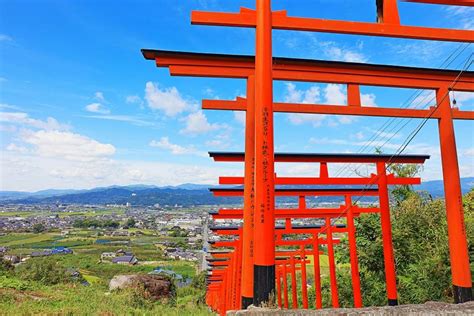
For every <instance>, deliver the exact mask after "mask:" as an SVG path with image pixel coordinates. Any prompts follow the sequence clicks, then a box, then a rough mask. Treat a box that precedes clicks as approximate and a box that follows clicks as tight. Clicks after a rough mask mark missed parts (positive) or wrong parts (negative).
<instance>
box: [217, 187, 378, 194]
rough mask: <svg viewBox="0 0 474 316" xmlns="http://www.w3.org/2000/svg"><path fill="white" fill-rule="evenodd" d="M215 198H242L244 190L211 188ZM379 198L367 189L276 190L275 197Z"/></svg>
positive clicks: (376, 191)
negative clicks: (347, 195)
mask: <svg viewBox="0 0 474 316" xmlns="http://www.w3.org/2000/svg"><path fill="white" fill-rule="evenodd" d="M209 190H210V191H211V192H212V193H213V194H214V196H242V195H243V193H244V192H243V189H239V188H224V189H220V188H211V189H209ZM346 194H350V195H352V196H377V195H378V190H377V189H367V188H356V189H352V188H340V189H275V196H344V195H346Z"/></svg>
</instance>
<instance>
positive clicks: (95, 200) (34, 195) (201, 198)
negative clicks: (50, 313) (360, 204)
mask: <svg viewBox="0 0 474 316" xmlns="http://www.w3.org/2000/svg"><path fill="white" fill-rule="evenodd" d="M461 186H462V191H463V193H467V192H469V191H470V190H471V189H472V188H474V178H462V179H461ZM208 188H209V185H204V184H192V183H186V184H182V185H178V186H166V187H158V186H153V185H130V186H110V187H102V188H94V189H90V190H42V191H38V192H20V191H0V203H1V204H54V203H56V204H126V203H130V204H131V205H154V204H160V205H176V204H178V205H183V206H190V205H217V204H234V203H240V202H241V199H240V198H221V197H219V198H216V197H214V196H213V195H212V194H211V193H210V192H209V190H208ZM415 189H416V190H417V191H426V192H428V193H429V194H430V195H431V196H432V197H443V195H444V188H443V181H441V180H436V181H427V182H424V183H423V184H421V185H420V186H416V187H415ZM335 200H338V199H337V198H336V199H335V198H331V197H327V198H318V200H317V201H320V202H332V201H335ZM288 201H293V200H292V199H288ZM280 202H287V201H286V199H285V200H283V201H280Z"/></svg>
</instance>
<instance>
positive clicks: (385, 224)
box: [211, 154, 427, 307]
mask: <svg viewBox="0 0 474 316" xmlns="http://www.w3.org/2000/svg"><path fill="white" fill-rule="evenodd" d="M215 157H217V156H216V155H215ZM221 157H226V156H225V155H224V154H222V155H221ZM236 157H238V156H237V155H235V156H234V157H233V158H234V159H235V158H236ZM314 158H315V157H313V159H314ZM345 158H346V159H347V158H348V157H345ZM368 158H371V157H365V158H364V159H368ZM426 158H427V156H411V157H410V156H406V157H403V156H401V157H399V158H398V159H399V161H403V159H405V161H410V162H411V163H421V162H424V161H425V159H426ZM225 159H226V160H225V161H229V159H230V158H229V157H226V158H225ZM377 159H378V161H377V171H378V176H377V179H376V180H377V182H378V183H377V184H378V186H379V188H378V189H351V188H349V189H276V190H274V195H275V196H298V197H299V202H300V203H299V204H300V208H302V209H303V211H302V212H301V213H300V212H298V211H295V210H285V211H284V213H287V214H288V213H289V212H294V213H295V215H296V216H295V217H321V215H319V216H318V210H317V209H311V210H308V209H306V205H305V200H304V197H305V196H344V197H345V203H346V205H347V207H346V209H344V210H342V211H341V212H340V213H339V214H338V215H339V216H342V215H346V216H347V222H348V225H349V227H350V228H351V232H350V233H349V238H348V239H349V243H350V244H351V247H350V248H351V249H352V250H351V262H352V264H353V265H354V266H356V265H358V263H357V253H356V250H355V249H356V240H355V238H356V237H355V226H354V212H353V211H354V209H353V208H352V207H351V206H352V196H357V195H360V196H374V195H378V196H379V205H380V214H381V216H380V218H381V226H382V239H383V250H384V267H385V277H386V288H387V297H388V300H389V304H392V305H394V304H396V303H397V301H398V298H397V296H398V295H397V281H396V269H395V259H394V256H393V242H392V232H391V223H390V206H389V199H388V185H387V176H386V168H385V163H386V161H387V160H388V159H389V156H388V155H387V156H385V157H378V158H377ZM288 160H290V161H291V159H290V158H288ZM211 191H212V192H213V193H214V195H215V196H242V195H244V190H243V189H239V188H238V189H236V188H226V189H211ZM244 213H245V212H244ZM284 213H283V214H284ZM277 214H278V215H277ZM280 214H281V213H279V212H277V211H276V210H274V217H279V215H280ZM306 214H308V215H310V214H312V215H313V216H305V215H306ZM243 215H244V214H243ZM243 218H244V222H245V216H243ZM245 237H246V236H245V234H244V235H243V238H244V240H245ZM243 256H244V257H243V261H242V262H243V263H245V262H247V263H248V264H249V265H250V264H251V262H252V259H251V258H250V259H249V260H248V261H246V259H247V257H251V254H250V252H249V251H248V250H247V249H246V247H243ZM249 262H250V263H249ZM243 269H244V270H248V268H247V269H246V267H245V264H244V267H243ZM353 275H354V274H353ZM246 278H249V279H251V278H250V277H249V276H248V275H247V276H246ZM353 278H354V277H353ZM357 279H358V277H357ZM243 282H244V283H243V284H248V283H249V281H248V280H243ZM353 282H357V281H354V280H353ZM249 292H250V289H248V288H245V289H243V293H249ZM247 295H248V294H247ZM334 305H335V306H338V303H335V304H334ZM354 305H355V306H356V307H360V306H361V300H360V301H359V300H357V302H356V303H355V304H354Z"/></svg>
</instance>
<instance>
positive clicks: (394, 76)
mask: <svg viewBox="0 0 474 316" xmlns="http://www.w3.org/2000/svg"><path fill="white" fill-rule="evenodd" d="M259 1H261V2H265V3H266V4H267V3H268V1H266V0H259ZM259 3H260V2H259ZM257 34H260V33H258V32H257ZM259 36H260V37H262V35H261V34H260V35H259ZM265 36H266V37H265V38H266V41H269V42H270V43H271V35H269V34H268V32H267V33H266V35H265ZM260 40H261V38H260ZM265 45H266V44H265ZM257 46H258V45H257ZM258 47H260V46H258ZM266 49H267V53H266V54H267V55H266V56H265V57H266V58H269V59H270V60H269V61H265V62H264V61H262V60H260V61H259V60H258V58H257V59H255V58H254V57H253V56H230V55H216V54H195V53H177V52H165V51H153V50H142V52H143V54H144V56H145V58H147V59H152V60H155V61H156V63H157V66H163V67H169V69H170V73H171V74H172V75H183V76H208V77H228V78H243V79H247V97H248V101H254V100H257V99H258V100H259V102H260V103H256V104H255V103H254V102H249V103H248V104H247V106H246V108H245V109H246V110H247V119H246V120H247V124H246V126H255V131H253V129H252V128H249V129H246V140H247V141H246V153H248V160H247V159H246V168H245V169H246V177H247V175H251V174H252V172H253V171H252V170H253V164H255V168H256V169H255V174H256V175H257V176H258V178H259V179H269V177H268V175H265V177H263V176H262V175H261V174H259V172H257V171H258V170H261V171H262V170H263V171H266V172H271V173H273V168H271V169H268V168H263V167H262V166H265V165H266V166H270V167H273V164H272V163H269V161H271V162H273V161H272V158H273V157H270V156H267V155H266V154H265V152H266V151H263V152H261V153H260V152H257V153H259V155H261V154H264V155H263V156H262V157H265V159H266V162H265V164H264V165H261V163H262V161H261V160H259V159H260V158H259V157H260V156H259V155H255V153H254V150H255V148H260V147H262V146H264V147H265V146H266V147H268V144H272V143H268V139H265V142H266V144H267V145H264V144H263V143H262V139H260V140H258V139H257V138H258V135H264V134H262V133H263V131H262V129H261V126H260V127H259V125H258V124H255V122H256V120H255V119H256V118H257V117H258V121H259V122H260V121H261V120H262V117H265V119H264V121H263V122H266V121H268V120H270V119H271V118H272V117H271V116H268V115H265V114H262V113H263V112H261V109H260V110H259V111H260V112H259V111H256V112H255V111H254V110H255V109H256V108H255V106H257V105H258V106H259V104H260V105H261V104H265V107H264V111H266V113H269V112H273V111H278V110H279V109H278V108H276V107H273V102H272V101H271V94H270V95H268V93H267V94H266V96H265V98H266V99H265V100H264V101H263V99H261V94H262V93H263V92H262V93H260V92H261V91H267V90H268V91H272V86H271V79H277V80H297V81H316V82H318V81H319V82H333V83H345V84H348V104H349V106H327V105H324V106H317V105H302V104H293V105H290V104H286V105H285V106H287V108H285V109H283V110H284V111H285V112H299V113H323V114H344V115H365V116H391V117H412V118H436V119H438V120H439V131H440V144H441V156H442V166H443V178H444V186H445V198H446V210H447V221H448V235H449V248H450V257H451V271H452V279H453V285H454V286H453V289H454V293H455V301H456V302H464V301H468V300H470V297H471V293H470V288H471V275H470V266H469V256H468V252H467V241H466V235H465V228H464V216H463V211H462V203H461V188H460V180H459V166H458V163H457V151H456V145H455V137H454V126H453V122H452V120H453V119H473V118H474V114H473V112H471V111H459V110H457V109H451V106H450V102H449V98H448V91H449V89H450V88H452V87H454V85H453V83H456V84H455V88H456V90H460V91H471V92H472V91H473V90H474V73H473V72H468V71H465V72H463V75H462V76H459V73H458V72H456V71H446V70H436V69H424V68H412V67H394V66H381V65H365V64H354V63H341V62H323V61H314V60H301V59H288V58H274V59H273V64H272V62H271V61H272V57H271V49H270V53H268V48H266ZM260 50H262V48H261V47H260ZM259 63H260V65H261V64H262V63H263V64H265V65H266V67H270V69H271V68H273V70H272V72H271V73H270V72H268V71H266V72H265V76H268V74H270V83H268V82H266V83H265V87H262V86H259V89H257V90H255V87H256V85H255V84H258V83H257V81H258V80H256V79H257V78H256V77H254V76H255V74H257V73H256V72H255V70H256V69H261V68H259V67H256V65H257V66H258V65H259ZM269 65H270V66H269ZM266 69H267V70H268V68H266ZM265 78H266V79H265V80H267V79H268V78H267V77H265ZM360 84H363V85H376V86H388V87H407V88H421V89H434V90H436V96H437V97H436V98H437V102H436V103H437V107H436V108H434V110H431V109H429V110H414V109H396V108H370V107H364V106H361V104H360V93H359V85H360ZM257 92H258V93H260V94H258V93H257ZM265 93H266V92H265ZM268 98H269V99H270V101H269V100H268ZM269 103H270V105H268V104H269ZM219 104H222V103H219ZM204 108H206V106H205V107H204ZM209 108H212V107H209ZM218 108H219V106H217V107H215V108H214V109H218ZM223 108H225V109H233V108H232V107H223ZM249 113H250V114H249ZM257 114H258V115H257ZM254 115H255V116H254ZM262 115H263V116H262ZM249 123H250V124H249ZM267 123H269V124H270V125H268V126H269V127H271V128H270V130H271V132H273V127H272V123H271V122H267ZM267 123H265V124H267ZM267 130H268V128H267ZM272 134H273V133H271V135H272ZM265 135H266V134H265ZM247 143H248V144H247ZM253 147H255V148H253ZM266 147H265V148H266ZM262 148H263V147H262ZM268 148H269V149H270V152H272V151H273V147H271V148H270V147H268ZM254 155H255V156H254ZM254 157H255V158H254ZM246 158H247V157H246ZM257 166H259V167H258V168H257ZM259 168H260V169H259ZM261 168H263V169H261ZM267 169H268V170H267ZM261 171H260V172H261ZM249 181H250V180H249ZM268 181H271V178H270V180H268ZM268 181H267V180H265V181H264V182H265V183H266V185H267V186H269V187H271V186H272V185H270V184H269V183H267V182H268ZM249 185H250V184H249ZM259 185H260V184H258V185H257V186H256V187H255V190H256V192H257V193H258V192H259V190H258V187H259ZM263 192H265V190H264V191H263ZM262 194H263V193H262ZM256 196H258V194H256ZM263 200H265V201H269V203H271V201H272V199H267V198H265V199H263ZM263 200H261V199H260V198H259V200H258V201H259V202H258V203H262V202H261V201H263ZM248 205H253V204H248ZM258 205H260V204H258ZM262 205H265V210H266V211H265V212H261V211H259V210H258V209H257V210H256V211H258V212H257V213H258V216H257V218H260V217H261V216H260V214H266V215H264V217H263V218H265V220H267V218H266V217H270V215H271V214H270V213H269V211H268V210H269V209H271V208H268V206H267V204H266V202H265V203H264V204H262ZM252 216H253V215H252ZM244 222H245V221H244ZM263 223H264V222H262V223H261V224H260V223H257V226H258V229H257V230H258V231H259V232H261V234H262V235H263V234H265V233H266V232H267V230H268V228H265V229H263V228H262V227H263V226H265V225H267V224H263ZM260 226H262V227H260ZM265 227H266V226H265ZM246 235H247V236H248V234H246ZM268 242H271V241H268ZM245 245H248V242H245V241H244V251H245V249H246V248H247V246H245ZM255 247H258V251H257V252H256V253H257V257H255V266H256V269H257V266H258V267H263V268H258V270H259V271H260V270H261V271H264V270H265V269H271V261H270V260H269V259H268V258H270V257H269V256H270V254H268V253H267V252H266V251H265V249H271V248H272V247H268V245H267V243H266V242H264V243H263V244H261V243H260V242H257V243H255ZM259 273H260V272H259ZM262 273H263V272H262ZM249 277H250V276H249ZM260 281H261V282H260ZM387 283H389V282H387ZM255 284H256V286H258V287H259V291H261V292H260V293H258V294H256V295H257V296H255V297H254V296H253V293H247V294H248V295H251V296H247V297H245V298H244V299H249V298H250V300H251V297H254V300H255V303H257V304H259V303H260V302H261V301H262V299H261V298H262V297H263V300H265V297H266V295H267V294H268V293H269V291H271V290H272V289H271V288H269V287H266V286H267V285H268V284H266V283H265V282H264V280H259V282H258V284H257V282H256V283H255ZM260 285H261V286H260ZM389 292H390V291H389ZM391 292H392V293H391V294H388V298H389V304H396V303H397V298H396V297H397V295H396V292H394V291H391Z"/></svg>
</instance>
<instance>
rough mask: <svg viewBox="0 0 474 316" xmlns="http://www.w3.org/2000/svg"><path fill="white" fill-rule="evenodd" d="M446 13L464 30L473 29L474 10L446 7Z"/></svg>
mask: <svg viewBox="0 0 474 316" xmlns="http://www.w3.org/2000/svg"><path fill="white" fill-rule="evenodd" d="M446 11H447V12H448V13H449V14H450V15H451V16H452V19H453V20H455V21H457V22H458V25H459V26H460V27H461V28H463V29H466V30H472V29H474V8H470V7H461V6H448V7H447V8H446Z"/></svg>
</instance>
